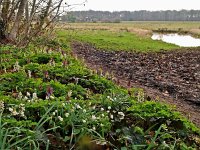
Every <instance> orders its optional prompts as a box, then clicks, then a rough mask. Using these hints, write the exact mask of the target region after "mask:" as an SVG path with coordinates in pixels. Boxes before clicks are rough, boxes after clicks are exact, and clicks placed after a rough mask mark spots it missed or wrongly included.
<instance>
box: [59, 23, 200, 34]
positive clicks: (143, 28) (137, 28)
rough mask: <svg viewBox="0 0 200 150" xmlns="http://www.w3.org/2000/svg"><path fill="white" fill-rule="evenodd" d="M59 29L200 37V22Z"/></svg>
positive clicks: (74, 25) (83, 25) (79, 25)
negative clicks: (164, 32) (170, 32)
mask: <svg viewBox="0 0 200 150" xmlns="http://www.w3.org/2000/svg"><path fill="white" fill-rule="evenodd" d="M58 28H65V29H82V30H86V29H90V30H94V29H96V30H97V29H98V30H111V31H121V30H125V31H128V32H132V33H136V34H138V35H140V36H149V35H151V34H152V30H159V29H168V30H175V31H177V32H180V31H181V32H187V33H190V34H192V35H194V36H200V22H198V21H195V22H160V21H132V22H121V23H63V24H60V25H59V26H58Z"/></svg>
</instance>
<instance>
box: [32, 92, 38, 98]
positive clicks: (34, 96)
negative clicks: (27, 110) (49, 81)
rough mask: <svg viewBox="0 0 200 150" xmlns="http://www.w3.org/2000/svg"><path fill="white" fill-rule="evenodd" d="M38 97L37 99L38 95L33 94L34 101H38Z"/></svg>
mask: <svg viewBox="0 0 200 150" xmlns="http://www.w3.org/2000/svg"><path fill="white" fill-rule="evenodd" d="M37 98H38V97H37V93H35V92H34V93H33V100H36V99H37Z"/></svg>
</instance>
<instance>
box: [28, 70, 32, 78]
mask: <svg viewBox="0 0 200 150" xmlns="http://www.w3.org/2000/svg"><path fill="white" fill-rule="evenodd" d="M28 77H29V78H31V71H30V70H28Z"/></svg>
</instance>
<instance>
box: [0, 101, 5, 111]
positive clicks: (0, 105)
mask: <svg viewBox="0 0 200 150" xmlns="http://www.w3.org/2000/svg"><path fill="white" fill-rule="evenodd" d="M3 110H4V102H3V101H0V111H3Z"/></svg>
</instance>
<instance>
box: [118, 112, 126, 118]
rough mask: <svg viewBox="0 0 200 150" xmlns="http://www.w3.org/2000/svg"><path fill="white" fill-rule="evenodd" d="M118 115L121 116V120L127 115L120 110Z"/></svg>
mask: <svg viewBox="0 0 200 150" xmlns="http://www.w3.org/2000/svg"><path fill="white" fill-rule="evenodd" d="M118 115H120V118H119V119H121V120H122V119H124V116H125V115H124V113H123V112H118Z"/></svg>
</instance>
